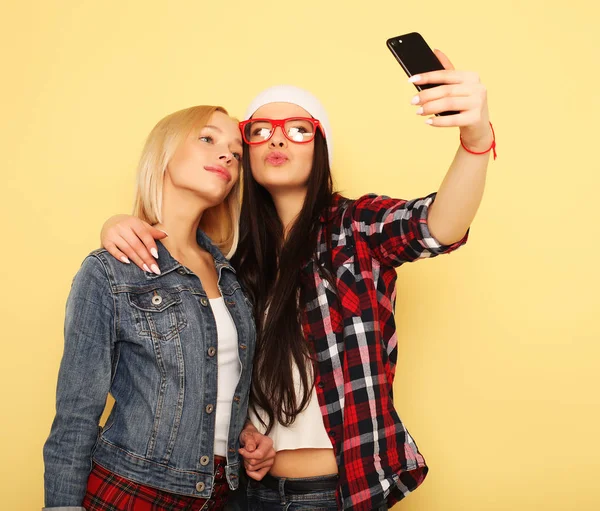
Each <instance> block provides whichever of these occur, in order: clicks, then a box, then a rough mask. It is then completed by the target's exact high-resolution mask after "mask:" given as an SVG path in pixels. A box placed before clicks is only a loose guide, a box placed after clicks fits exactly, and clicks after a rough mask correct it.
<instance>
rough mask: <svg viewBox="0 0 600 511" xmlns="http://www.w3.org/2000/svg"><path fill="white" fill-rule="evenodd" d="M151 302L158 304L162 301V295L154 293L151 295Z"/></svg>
mask: <svg viewBox="0 0 600 511" xmlns="http://www.w3.org/2000/svg"><path fill="white" fill-rule="evenodd" d="M152 303H153V304H154V305H160V304H161V303H162V296H160V295H154V296H153V297H152Z"/></svg>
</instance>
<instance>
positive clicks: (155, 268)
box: [150, 264, 160, 275]
mask: <svg viewBox="0 0 600 511" xmlns="http://www.w3.org/2000/svg"><path fill="white" fill-rule="evenodd" d="M150 268H152V271H153V272H154V273H156V274H157V275H160V270H159V269H158V266H156V265H155V264H153V265H152V266H150Z"/></svg>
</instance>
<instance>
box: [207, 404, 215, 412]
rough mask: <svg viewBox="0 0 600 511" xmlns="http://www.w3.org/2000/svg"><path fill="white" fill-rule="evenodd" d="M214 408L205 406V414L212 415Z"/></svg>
mask: <svg viewBox="0 0 600 511" xmlns="http://www.w3.org/2000/svg"><path fill="white" fill-rule="evenodd" d="M214 409H215V407H214V406H213V405H206V413H213V410H214Z"/></svg>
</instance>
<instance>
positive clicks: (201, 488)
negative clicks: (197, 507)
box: [196, 483, 204, 491]
mask: <svg viewBox="0 0 600 511" xmlns="http://www.w3.org/2000/svg"><path fill="white" fill-rule="evenodd" d="M196 491H204V483H196Z"/></svg>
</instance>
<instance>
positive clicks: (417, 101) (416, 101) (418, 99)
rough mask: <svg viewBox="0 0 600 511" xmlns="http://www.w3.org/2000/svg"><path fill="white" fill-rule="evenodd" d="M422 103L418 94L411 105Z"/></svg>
mask: <svg viewBox="0 0 600 511" xmlns="http://www.w3.org/2000/svg"><path fill="white" fill-rule="evenodd" d="M420 101H421V98H420V97H419V95H418V94H417V95H416V96H415V97H414V98H412V99H411V100H410V104H411V105H418V104H419V103H420Z"/></svg>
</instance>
